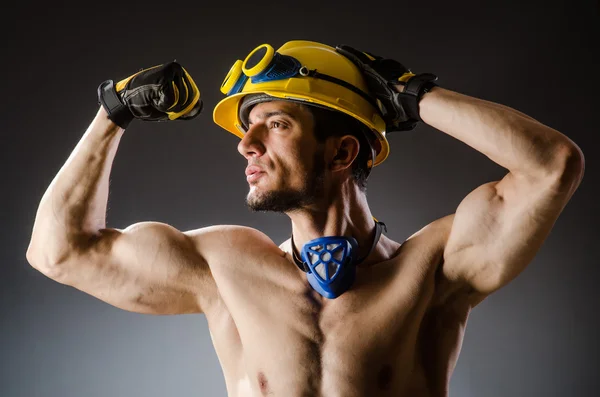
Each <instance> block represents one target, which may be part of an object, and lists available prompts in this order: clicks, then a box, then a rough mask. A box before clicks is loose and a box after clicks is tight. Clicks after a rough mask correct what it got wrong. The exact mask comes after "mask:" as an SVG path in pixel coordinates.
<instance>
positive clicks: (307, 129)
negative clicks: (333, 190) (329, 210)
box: [238, 101, 325, 212]
mask: <svg viewBox="0 0 600 397" xmlns="http://www.w3.org/2000/svg"><path fill="white" fill-rule="evenodd" d="M313 127H314V121H313V117H312V114H311V113H310V111H309V110H308V109H307V108H306V107H305V106H302V105H300V104H296V103H293V102H289V101H271V102H262V103H259V104H257V105H255V106H254V107H253V108H252V110H251V112H250V115H249V128H248V131H247V132H246V134H245V136H244V138H243V139H242V140H241V141H240V143H239V144H238V151H239V152H240V153H241V154H242V155H243V156H244V157H245V158H246V159H247V160H248V167H247V168H246V175H247V177H246V179H247V181H248V184H249V185H250V191H249V193H248V196H247V197H246V204H247V205H248V207H249V208H250V209H252V210H254V211H276V212H292V211H294V210H298V209H301V208H303V207H305V206H307V205H311V204H313V203H315V201H316V200H317V199H318V198H319V197H321V196H322V194H323V186H324V178H323V177H324V174H325V161H324V145H323V144H322V143H321V144H320V143H318V142H317V140H316V139H315V137H314V133H313Z"/></svg>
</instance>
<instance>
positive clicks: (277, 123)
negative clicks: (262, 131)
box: [269, 121, 286, 129]
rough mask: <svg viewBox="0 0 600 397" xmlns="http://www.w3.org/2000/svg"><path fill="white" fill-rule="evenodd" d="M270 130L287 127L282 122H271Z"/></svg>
mask: <svg viewBox="0 0 600 397" xmlns="http://www.w3.org/2000/svg"><path fill="white" fill-rule="evenodd" d="M269 128H274V129H285V128H286V125H285V124H283V123H282V122H281V121H271V123H270V125H269Z"/></svg>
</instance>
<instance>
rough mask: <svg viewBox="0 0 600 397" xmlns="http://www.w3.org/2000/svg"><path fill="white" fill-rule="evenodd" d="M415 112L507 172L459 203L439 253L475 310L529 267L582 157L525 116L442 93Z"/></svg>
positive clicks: (579, 171) (572, 186) (573, 184)
mask: <svg viewBox="0 0 600 397" xmlns="http://www.w3.org/2000/svg"><path fill="white" fill-rule="evenodd" d="M420 112H421V116H422V118H423V120H424V121H425V122H426V123H427V124H429V125H432V126H433V127H435V128H437V129H439V130H440V131H443V132H445V133H447V134H449V135H451V136H453V137H455V138H457V139H459V140H461V141H462V142H464V143H466V144H467V145H469V146H471V147H473V148H474V149H476V150H478V151H479V152H481V153H483V154H484V155H486V156H487V157H489V158H490V159H491V160H493V161H494V162H496V163H498V164H499V165H501V166H503V167H505V168H506V169H508V171H509V172H508V173H507V175H506V176H505V177H504V178H503V179H502V180H500V181H494V182H490V183H487V184H484V185H482V186H480V187H478V188H477V189H475V190H474V191H473V192H471V193H470V194H469V195H468V196H467V197H466V198H465V199H464V200H463V201H462V202H461V204H460V205H459V206H458V208H457V210H456V214H455V215H454V217H453V223H452V226H451V231H450V235H449V238H448V242H447V245H446V248H445V252H444V268H443V270H444V274H445V275H446V277H447V278H448V279H449V280H452V281H456V282H458V283H463V284H464V285H465V286H467V287H468V288H470V289H471V291H474V292H476V293H475V294H472V295H473V297H474V303H475V304H476V303H478V302H479V301H480V300H481V299H483V297H485V296H486V295H488V294H490V293H492V292H493V291H496V290H497V289H499V288H501V287H502V286H504V285H506V284H507V283H508V282H510V281H511V280H512V279H513V278H515V277H516V276H517V275H518V274H519V273H520V272H521V271H522V270H523V269H524V268H525V266H527V264H529V263H530V262H531V260H532V259H533V257H534V256H535V254H536V253H537V252H538V250H539V249H540V247H541V245H542V244H543V242H544V240H545V239H546V237H547V236H548V234H549V233H550V231H551V229H552V227H553V226H554V223H555V221H556V220H557V218H558V216H559V215H560V213H561V212H562V210H563V209H564V207H565V205H566V204H567V202H568V201H569V199H570V198H571V196H572V195H573V193H574V192H575V190H576V189H577V187H578V186H579V184H580V182H581V179H582V177H583V172H584V158H583V154H582V153H581V150H580V149H579V147H578V146H577V145H576V144H575V143H573V142H572V141H571V140H570V139H569V138H567V137H566V136H565V135H563V134H561V133H560V132H558V131H556V130H554V129H552V128H550V127H548V126H546V125H543V124H542V123H540V122H538V121H536V120H534V119H532V118H531V117H528V116H526V115H524V114H522V113H520V112H517V111H516V110H514V109H511V108H509V107H507V106H503V105H500V104H496V103H493V102H489V101H485V100H482V99H478V98H473V97H470V96H467V95H463V94H459V93H456V92H452V91H449V90H445V89H443V88H435V89H433V90H432V91H431V92H430V93H429V94H427V95H425V97H424V98H423V100H422V101H421V104H420Z"/></svg>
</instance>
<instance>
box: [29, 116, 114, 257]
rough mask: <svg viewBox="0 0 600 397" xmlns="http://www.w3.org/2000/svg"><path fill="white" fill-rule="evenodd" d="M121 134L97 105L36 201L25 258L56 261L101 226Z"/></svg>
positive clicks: (102, 225)
mask: <svg viewBox="0 0 600 397" xmlns="http://www.w3.org/2000/svg"><path fill="white" fill-rule="evenodd" d="M122 134H123V130H122V129H121V128H119V127H118V126H116V125H115V124H113V123H112V122H111V121H110V120H109V119H108V118H107V116H106V112H105V111H104V109H102V108H100V110H99V111H98V113H97V114H96V117H95V118H94V120H93V121H92V123H91V124H90V126H89V128H88V129H87V131H86V132H85V134H84V135H83V137H82V138H81V140H80V141H79V143H78V144H77V146H76V147H75V149H74V150H73V152H72V153H71V155H70V156H69V158H68V159H67V161H66V162H65V164H64V165H63V166H62V168H61V169H60V171H59V172H58V174H57V175H56V177H55V178H54V179H53V180H52V182H51V183H50V186H49V187H48V189H47V190H46V192H45V193H44V195H43V197H42V199H41V201H40V205H39V208H38V211H37V214H36V218H35V223H34V226H33V233H32V237H31V242H30V245H29V248H28V252H27V257H28V259H29V260H30V262H32V261H35V262H38V263H39V264H40V265H44V266H47V265H54V264H56V263H60V262H61V261H64V260H65V259H66V258H67V257H68V256H69V255H70V254H71V253H72V251H73V250H76V249H78V245H79V244H81V243H82V242H83V241H85V238H86V236H91V235H93V234H94V233H95V232H97V231H98V230H99V229H102V228H104V227H105V226H106V206H107V201H108V184H109V175H110V170H111V166H112V162H113V159H114V156H115V153H116V150H117V146H118V143H119V141H120V138H121V136H122Z"/></svg>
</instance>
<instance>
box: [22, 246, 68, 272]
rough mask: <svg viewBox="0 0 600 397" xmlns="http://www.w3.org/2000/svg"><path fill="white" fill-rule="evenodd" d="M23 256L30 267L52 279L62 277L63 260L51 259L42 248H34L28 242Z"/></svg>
mask: <svg viewBox="0 0 600 397" xmlns="http://www.w3.org/2000/svg"><path fill="white" fill-rule="evenodd" d="M25 258H26V259H27V262H28V263H29V265H31V267H33V268H34V269H36V270H37V271H39V272H40V273H42V274H44V275H45V276H46V277H49V278H51V279H53V280H56V281H59V280H61V279H62V278H63V277H64V274H65V272H64V265H63V264H62V263H63V262H64V261H63V260H58V259H56V258H55V259H52V258H50V257H49V256H48V255H46V254H45V253H44V252H43V251H42V250H40V249H37V248H35V246H34V244H32V243H30V244H29V247H27V252H26V253H25Z"/></svg>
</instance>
